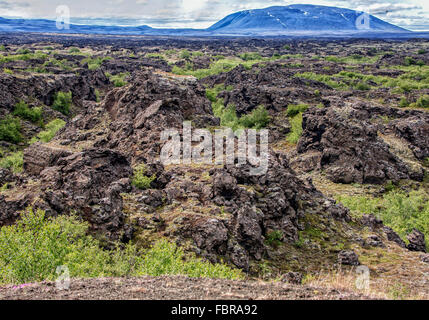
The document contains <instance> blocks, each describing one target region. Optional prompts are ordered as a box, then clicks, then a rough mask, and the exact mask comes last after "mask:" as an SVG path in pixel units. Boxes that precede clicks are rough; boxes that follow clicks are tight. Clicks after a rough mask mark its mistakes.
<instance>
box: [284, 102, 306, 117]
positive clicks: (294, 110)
mask: <svg viewBox="0 0 429 320" xmlns="http://www.w3.org/2000/svg"><path fill="white" fill-rule="evenodd" d="M307 109H308V104H297V105H295V104H290V105H288V107H287V110H286V115H287V116H288V117H295V116H296V115H297V114H298V113H302V112H305V111H307Z"/></svg>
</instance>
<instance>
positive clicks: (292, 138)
mask: <svg viewBox="0 0 429 320" xmlns="http://www.w3.org/2000/svg"><path fill="white" fill-rule="evenodd" d="M289 122H290V125H291V127H292V128H291V131H290V132H289V134H288V135H287V137H286V140H287V141H288V142H289V143H292V144H296V143H298V140H299V138H300V137H301V135H302V113H298V114H297V115H295V116H294V117H292V118H289Z"/></svg>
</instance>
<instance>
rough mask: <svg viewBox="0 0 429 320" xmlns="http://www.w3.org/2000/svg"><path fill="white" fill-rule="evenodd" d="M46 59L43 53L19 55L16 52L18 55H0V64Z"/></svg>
mask: <svg viewBox="0 0 429 320" xmlns="http://www.w3.org/2000/svg"><path fill="white" fill-rule="evenodd" d="M47 58H48V55H47V54H45V53H43V52H36V53H31V52H25V53H24V52H21V53H19V52H18V54H14V55H7V56H2V55H0V64H3V63H7V62H11V61H27V60H32V59H37V60H46V59H47Z"/></svg>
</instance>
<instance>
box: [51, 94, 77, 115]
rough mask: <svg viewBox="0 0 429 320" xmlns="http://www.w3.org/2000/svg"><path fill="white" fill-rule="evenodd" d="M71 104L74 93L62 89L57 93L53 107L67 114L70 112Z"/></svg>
mask: <svg viewBox="0 0 429 320" xmlns="http://www.w3.org/2000/svg"><path fill="white" fill-rule="evenodd" d="M71 105H72V93H71V92H61V91H60V92H58V93H57V94H56V95H55V99H54V103H53V105H52V109H54V110H57V111H59V112H61V113H62V114H64V115H66V116H67V115H69V114H70V108H71Z"/></svg>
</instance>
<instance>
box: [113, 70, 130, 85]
mask: <svg viewBox="0 0 429 320" xmlns="http://www.w3.org/2000/svg"><path fill="white" fill-rule="evenodd" d="M129 75H130V74H129V73H128V72H123V73H119V74H116V75H114V76H112V75H109V79H110V81H111V82H112V83H113V85H114V86H115V87H116V88H120V87H123V86H125V85H126V84H127V83H128V82H127V81H125V77H127V76H129Z"/></svg>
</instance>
